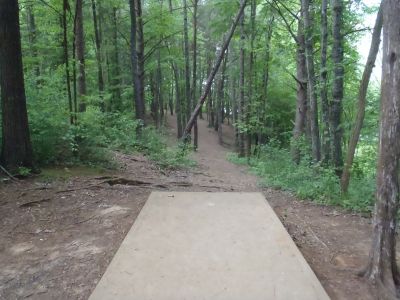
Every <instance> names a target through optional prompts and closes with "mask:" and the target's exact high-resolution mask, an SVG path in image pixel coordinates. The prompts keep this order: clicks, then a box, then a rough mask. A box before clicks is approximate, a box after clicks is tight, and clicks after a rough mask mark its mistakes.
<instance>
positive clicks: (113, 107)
mask: <svg viewBox="0 0 400 300" xmlns="http://www.w3.org/2000/svg"><path fill="white" fill-rule="evenodd" d="M112 10H113V12H112V22H113V24H112V25H113V29H112V41H113V46H114V47H113V48H114V49H113V52H112V57H113V63H112V66H111V69H112V73H111V74H112V78H111V85H112V87H111V91H112V100H111V103H110V105H109V106H110V109H109V110H110V111H119V110H120V109H122V105H121V78H120V77H121V68H120V63H119V44H118V22H117V12H118V10H117V8H116V7H113V9H112Z"/></svg>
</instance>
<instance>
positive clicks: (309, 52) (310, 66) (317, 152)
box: [301, 0, 321, 162]
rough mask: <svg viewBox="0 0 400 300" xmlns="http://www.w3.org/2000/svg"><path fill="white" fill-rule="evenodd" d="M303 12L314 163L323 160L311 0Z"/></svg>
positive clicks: (303, 8)
mask: <svg viewBox="0 0 400 300" xmlns="http://www.w3.org/2000/svg"><path fill="white" fill-rule="evenodd" d="M301 5H302V11H303V17H304V32H305V54H306V65H307V77H308V96H309V99H310V100H309V103H310V123H311V150H312V157H313V159H314V161H316V162H317V161H320V159H321V145H320V138H319V127H318V104H317V91H316V82H315V71H314V47H313V41H312V38H313V35H312V29H313V23H312V19H311V16H310V0H302V1H301Z"/></svg>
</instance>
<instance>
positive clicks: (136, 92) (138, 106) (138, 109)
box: [129, 0, 144, 125]
mask: <svg viewBox="0 0 400 300" xmlns="http://www.w3.org/2000/svg"><path fill="white" fill-rule="evenodd" d="M129 7H130V16H131V62H132V78H133V98H134V106H135V116H136V119H137V120H138V121H141V122H142V125H143V124H144V111H143V106H142V104H143V103H142V100H141V98H140V91H141V81H140V78H139V69H138V53H137V50H136V41H137V39H136V36H137V33H136V31H137V27H136V26H137V20H136V15H137V14H136V9H135V0H129Z"/></svg>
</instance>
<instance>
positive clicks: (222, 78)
mask: <svg viewBox="0 0 400 300" xmlns="http://www.w3.org/2000/svg"><path fill="white" fill-rule="evenodd" d="M227 61H228V51H227V52H226V54H225V58H224V62H223V63H222V68H221V75H220V78H219V83H218V93H217V131H218V142H219V144H220V145H222V144H223V142H224V141H223V138H222V124H223V119H224V117H223V113H222V112H223V110H224V106H223V102H224V98H225V96H224V95H225V91H224V89H225V73H226V64H227Z"/></svg>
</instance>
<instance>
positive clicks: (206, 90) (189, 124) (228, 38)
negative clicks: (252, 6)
mask: <svg viewBox="0 0 400 300" xmlns="http://www.w3.org/2000/svg"><path fill="white" fill-rule="evenodd" d="M241 1H242V2H241V5H240V8H239V11H238V13H237V15H236V17H235V20H234V21H233V23H232V26H231V28H230V30H229V32H228V34H227V36H226V39H225V42H224V44H223V46H222V49H221V53H220V55H219V56H218V57H217V59H216V62H215V65H214V67H213V68H212V70H211V73H210V75H209V77H208V78H207V82H206V85H205V87H204V92H203V94H202V95H201V97H200V99H199V101H198V103H197V105H196V107H195V109H194V111H193V113H192V115H191V117H190V120H189V121H188V122H187V124H186V127H185V130H184V138H185V140H187V137H188V136H189V135H190V131H191V129H192V127H193V124H194V120H195V119H196V118H197V116H198V114H199V111H200V109H201V106H202V105H203V103H204V102H205V101H206V98H207V95H208V93H209V92H210V89H211V85H212V82H213V80H214V77H215V74H217V72H218V69H219V66H220V65H221V62H222V60H223V59H224V54H225V51H226V49H228V46H229V43H230V41H231V39H232V36H233V33H234V32H235V29H236V26H237V24H238V23H239V20H240V18H241V16H242V14H243V11H244V8H245V6H246V2H247V0H241Z"/></svg>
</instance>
